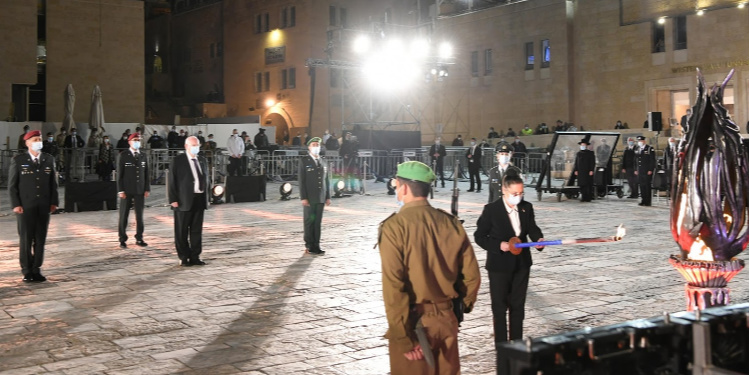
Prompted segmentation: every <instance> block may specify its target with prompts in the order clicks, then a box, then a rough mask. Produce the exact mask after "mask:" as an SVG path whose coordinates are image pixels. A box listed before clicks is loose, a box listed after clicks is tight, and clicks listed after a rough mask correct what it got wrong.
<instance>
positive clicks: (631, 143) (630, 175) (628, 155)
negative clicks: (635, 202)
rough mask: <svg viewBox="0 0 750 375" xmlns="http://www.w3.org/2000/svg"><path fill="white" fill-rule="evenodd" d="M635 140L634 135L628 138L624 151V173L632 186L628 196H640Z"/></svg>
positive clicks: (631, 197) (633, 197)
mask: <svg viewBox="0 0 750 375" xmlns="http://www.w3.org/2000/svg"><path fill="white" fill-rule="evenodd" d="M634 168H635V140H634V139H633V138H632V137H629V138H628V142H627V146H626V147H625V150H623V151H622V169H621V171H622V173H623V174H625V179H626V180H627V181H628V186H629V187H630V195H628V198H630V199H635V198H638V176H636V175H635V169H634Z"/></svg>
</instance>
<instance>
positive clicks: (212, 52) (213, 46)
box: [209, 43, 215, 59]
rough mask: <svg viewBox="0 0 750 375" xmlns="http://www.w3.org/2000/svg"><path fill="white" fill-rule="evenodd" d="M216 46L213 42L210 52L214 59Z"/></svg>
mask: <svg viewBox="0 0 750 375" xmlns="http://www.w3.org/2000/svg"><path fill="white" fill-rule="evenodd" d="M214 48H215V45H214V44H213V43H211V52H210V53H209V55H210V56H211V58H212V59H213V58H214V56H215V52H214Z"/></svg>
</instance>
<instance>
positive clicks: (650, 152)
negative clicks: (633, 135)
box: [634, 136, 656, 206]
mask: <svg viewBox="0 0 750 375" xmlns="http://www.w3.org/2000/svg"><path fill="white" fill-rule="evenodd" d="M638 140H639V141H642V140H645V138H644V137H642V136H639V137H638ZM654 168H656V152H655V151H654V148H653V147H651V146H650V145H647V144H644V145H643V147H637V148H636V150H635V166H634V169H635V170H636V171H637V172H638V186H639V188H640V190H641V203H639V204H638V205H639V206H650V205H651V179H652V178H653V177H654V176H653V173H654ZM649 172H651V173H649Z"/></svg>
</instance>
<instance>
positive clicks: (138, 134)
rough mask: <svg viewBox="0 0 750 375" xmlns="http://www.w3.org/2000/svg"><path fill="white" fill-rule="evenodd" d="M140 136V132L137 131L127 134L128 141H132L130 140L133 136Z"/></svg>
mask: <svg viewBox="0 0 750 375" xmlns="http://www.w3.org/2000/svg"><path fill="white" fill-rule="evenodd" d="M140 137H141V134H140V133H137V132H136V133H132V134H130V135H129V136H128V141H132V140H133V138H140Z"/></svg>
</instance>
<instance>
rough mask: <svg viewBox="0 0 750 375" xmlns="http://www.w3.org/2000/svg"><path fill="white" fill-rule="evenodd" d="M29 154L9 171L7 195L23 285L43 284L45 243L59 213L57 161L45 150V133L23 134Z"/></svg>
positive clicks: (17, 160)
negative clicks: (15, 223)
mask: <svg viewBox="0 0 750 375" xmlns="http://www.w3.org/2000/svg"><path fill="white" fill-rule="evenodd" d="M24 141H25V146H26V148H27V149H28V151H27V152H24V153H22V154H19V155H17V156H16V157H14V158H13V159H11V162H10V169H9V170H8V192H9V193H10V203H11V206H13V212H14V213H15V214H16V219H17V220H18V235H19V237H20V240H19V242H20V248H21V249H20V262H21V272H22V273H23V281H24V282H41V281H46V280H47V278H45V277H44V276H42V273H41V268H42V263H43V261H44V242H45V241H46V239H47V228H48V227H49V218H50V214H51V213H53V212H55V210H57V205H58V204H59V201H58V196H57V178H56V172H55V158H54V157H52V156H51V155H48V154H45V153H43V152H41V151H42V147H43V146H44V145H43V143H42V133H41V132H40V131H38V130H32V131H30V132H28V133H26V134H25V135H24Z"/></svg>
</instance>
